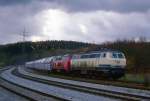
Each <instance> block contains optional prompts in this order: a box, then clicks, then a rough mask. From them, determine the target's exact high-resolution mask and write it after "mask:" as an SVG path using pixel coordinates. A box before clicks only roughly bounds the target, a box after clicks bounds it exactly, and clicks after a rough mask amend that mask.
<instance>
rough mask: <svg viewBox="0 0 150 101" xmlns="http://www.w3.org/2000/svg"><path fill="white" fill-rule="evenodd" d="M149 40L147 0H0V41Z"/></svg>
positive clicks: (149, 7) (149, 11) (148, 0)
mask: <svg viewBox="0 0 150 101" xmlns="http://www.w3.org/2000/svg"><path fill="white" fill-rule="evenodd" d="M24 29H26V35H27V36H26V40H28V41H41V40H75V41H84V42H96V43H101V42H106V41H114V40H117V39H132V38H134V39H138V38H139V37H141V36H142V37H146V38H147V40H150V0H0V44H6V43H14V42H18V41H22V36H21V34H22V33H23V30H24Z"/></svg>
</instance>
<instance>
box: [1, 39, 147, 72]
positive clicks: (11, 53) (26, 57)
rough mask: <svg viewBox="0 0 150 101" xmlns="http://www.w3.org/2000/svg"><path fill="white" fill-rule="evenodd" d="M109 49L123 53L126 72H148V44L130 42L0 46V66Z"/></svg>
mask: <svg viewBox="0 0 150 101" xmlns="http://www.w3.org/2000/svg"><path fill="white" fill-rule="evenodd" d="M100 48H110V49H117V50H120V51H123V52H124V53H125V55H126V58H127V70H128V71H129V72H130V71H132V72H134V71H135V72H138V71H141V70H142V71H143V72H147V71H150V42H143V41H140V42H135V41H132V40H130V41H129V40H124V41H116V42H107V43H103V44H99V45H96V44H90V43H83V42H75V41H41V42H25V43H14V44H7V45H1V46H0V57H1V58H0V65H1V66H4V65H11V64H21V63H23V62H24V61H30V60H34V59H38V58H42V57H48V56H51V55H60V54H66V53H78V52H83V51H91V50H99V49H100Z"/></svg>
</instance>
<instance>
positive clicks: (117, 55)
mask: <svg viewBox="0 0 150 101" xmlns="http://www.w3.org/2000/svg"><path fill="white" fill-rule="evenodd" d="M111 57H112V58H125V56H124V54H123V53H118V52H113V53H112V56H111Z"/></svg>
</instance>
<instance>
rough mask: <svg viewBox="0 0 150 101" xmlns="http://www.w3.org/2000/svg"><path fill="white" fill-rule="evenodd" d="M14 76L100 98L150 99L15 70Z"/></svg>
mask: <svg viewBox="0 0 150 101" xmlns="http://www.w3.org/2000/svg"><path fill="white" fill-rule="evenodd" d="M12 74H13V75H16V76H19V77H22V78H24V79H29V80H32V81H35V82H40V83H44V84H48V85H54V86H59V87H63V88H67V89H72V90H77V91H81V92H86V93H90V94H96V95H100V96H109V97H114V98H117V99H123V100H135V101H139V100H149V99H150V97H148V96H142V95H134V94H127V93H122V92H115V91H108V90H104V89H96V88H91V87H86V86H81V85H74V84H69V83H64V82H57V81H52V80H45V79H42V78H39V77H38V78H37V77H33V76H29V75H24V74H21V73H19V72H18V70H17V69H15V70H14V71H13V72H12Z"/></svg>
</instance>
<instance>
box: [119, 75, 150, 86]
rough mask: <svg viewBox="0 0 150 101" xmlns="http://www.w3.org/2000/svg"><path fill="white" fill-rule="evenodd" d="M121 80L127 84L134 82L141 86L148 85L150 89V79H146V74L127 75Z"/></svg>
mask: <svg viewBox="0 0 150 101" xmlns="http://www.w3.org/2000/svg"><path fill="white" fill-rule="evenodd" d="M120 80H122V81H125V82H133V83H139V84H144V85H145V84H146V83H148V84H146V85H147V86H149V87H150V77H149V79H148V80H146V79H145V74H126V75H125V76H124V77H122V78H121V79H120Z"/></svg>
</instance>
